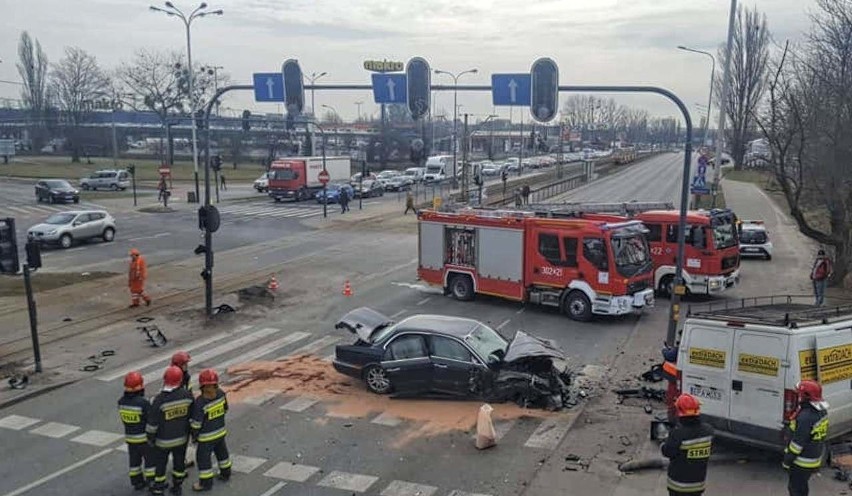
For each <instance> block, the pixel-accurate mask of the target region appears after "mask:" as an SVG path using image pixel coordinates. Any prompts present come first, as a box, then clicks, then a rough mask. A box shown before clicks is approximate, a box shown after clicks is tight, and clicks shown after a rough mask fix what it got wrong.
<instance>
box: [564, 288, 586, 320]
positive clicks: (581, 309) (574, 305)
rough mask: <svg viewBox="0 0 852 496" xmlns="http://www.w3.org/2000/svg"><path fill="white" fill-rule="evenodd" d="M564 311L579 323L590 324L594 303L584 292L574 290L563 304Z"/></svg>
mask: <svg viewBox="0 0 852 496" xmlns="http://www.w3.org/2000/svg"><path fill="white" fill-rule="evenodd" d="M562 311H563V312H564V313H565V314H566V315H568V317H570V318H571V320H576V321H578V322H588V321H590V320H592V302H590V301H589V297H588V296H586V295H585V293H583V292H582V291H578V290H576V289H575V290H574V291H571V292H570V293H568V296H567V297H565V300H564V301H563V302H562Z"/></svg>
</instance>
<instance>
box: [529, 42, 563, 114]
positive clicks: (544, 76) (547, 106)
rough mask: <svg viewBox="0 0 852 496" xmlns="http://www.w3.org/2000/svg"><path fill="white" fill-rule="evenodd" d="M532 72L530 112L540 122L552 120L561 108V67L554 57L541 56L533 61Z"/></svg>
mask: <svg viewBox="0 0 852 496" xmlns="http://www.w3.org/2000/svg"><path fill="white" fill-rule="evenodd" d="M530 74H531V75H532V76H531V84H532V99H531V101H530V113H532V116H533V118H534V119H535V120H537V121H539V122H550V121H551V120H553V118H554V117H556V112H557V111H558V110H559V68H558V67H556V62H554V61H553V60H552V59H549V58H540V59H538V60H536V61H535V62H533V65H532V69H530Z"/></svg>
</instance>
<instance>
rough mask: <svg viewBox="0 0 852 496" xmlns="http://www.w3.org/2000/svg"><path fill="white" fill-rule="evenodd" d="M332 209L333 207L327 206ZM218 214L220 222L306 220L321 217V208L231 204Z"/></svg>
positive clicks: (273, 204)
mask: <svg viewBox="0 0 852 496" xmlns="http://www.w3.org/2000/svg"><path fill="white" fill-rule="evenodd" d="M329 208H334V206H329ZM219 213H220V214H222V220H223V221H224V220H227V219H228V217H241V218H285V217H286V218H294V219H307V218H309V217H316V216H318V215H322V208H317V207H316V206H308V205H305V206H298V207H296V206H289V205H281V204H275V203H271V204H268V203H267V204H257V203H250V204H245V205H239V204H232V205H223V206H220V207H219Z"/></svg>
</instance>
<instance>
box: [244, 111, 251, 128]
mask: <svg viewBox="0 0 852 496" xmlns="http://www.w3.org/2000/svg"><path fill="white" fill-rule="evenodd" d="M250 119H251V111H249V110H243V131H249V130H250V129H251V120H250Z"/></svg>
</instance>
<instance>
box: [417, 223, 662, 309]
mask: <svg viewBox="0 0 852 496" xmlns="http://www.w3.org/2000/svg"><path fill="white" fill-rule="evenodd" d="M418 227H419V230H418V233H419V250H418V251H419V264H418V268H417V275H418V277H419V278H420V279H421V280H423V281H425V282H427V283H429V284H433V285H437V286H441V287H443V288H444V290H445V291H446V292H447V293H449V294H452V295H453V296H454V297H455V298H457V299H459V300H471V299H473V297H474V295H475V294H477V293H480V294H486V295H492V296H498V297H501V298H506V299H509V300H516V301H523V302H531V303H537V304H541V305H549V306H554V307H557V308H559V309H561V310H562V311H563V312H564V313H566V314H567V315H568V316H569V317H571V318H572V319H574V320H580V321H586V320H589V319H591V318H592V315H623V314H628V313H634V312H641V311H642V309H644V308H645V307H648V306H652V305H653V304H654V288H653V283H654V280H653V263H652V261H651V256H650V250H649V248H648V243H647V241H646V239H645V234H646V233H647V229H645V227H644V226H643V225H642V223H641V222H639V221H635V220H627V221H619V222H606V221H596V220H587V219H545V218H540V217H536V215H535V213H533V212H518V211H509V210H480V209H472V208H463V209H459V210H455V211H449V212H444V211H434V210H424V211H422V212H420V214H419V226H418Z"/></svg>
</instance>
